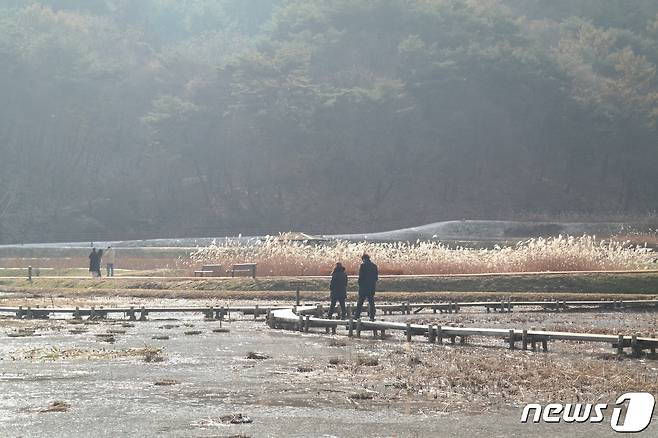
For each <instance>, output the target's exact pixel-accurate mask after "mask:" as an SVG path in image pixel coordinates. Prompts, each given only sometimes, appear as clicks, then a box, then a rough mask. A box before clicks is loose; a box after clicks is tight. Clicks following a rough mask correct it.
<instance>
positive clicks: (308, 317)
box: [0, 300, 658, 357]
mask: <svg viewBox="0 0 658 438" xmlns="http://www.w3.org/2000/svg"><path fill="white" fill-rule="evenodd" d="M478 306H479V307H484V308H486V309H487V311H490V310H494V311H495V310H499V311H512V309H514V308H515V307H525V306H531V307H541V308H545V309H546V310H555V311H561V310H568V309H577V308H586V307H589V308H594V309H616V310H623V309H631V308H632V309H646V310H656V309H658V300H633V301H626V300H624V301H620V300H616V301H559V302H558V301H483V302H454V303H451V302H448V303H401V304H382V305H379V306H377V307H378V309H380V310H383V311H384V313H388V314H391V313H393V312H400V313H402V314H407V315H409V314H411V312H413V313H418V312H420V311H423V310H432V311H433V312H434V313H436V312H448V313H450V312H458V311H459V309H460V308H461V307H478ZM325 310H326V306H323V305H322V304H316V305H313V306H294V307H291V306H259V305H254V306H189V307H185V306H182V307H152V306H139V307H137V306H129V307H90V308H80V307H71V308H50V307H23V306H19V307H0V314H10V315H12V316H14V317H16V318H20V319H37V318H44V319H45V318H49V317H51V316H56V315H68V316H70V317H73V318H76V319H81V318H83V317H87V318H89V319H103V318H107V317H108V316H109V315H118V316H120V317H121V316H122V317H124V318H128V319H129V320H134V321H145V320H147V319H148V316H149V315H150V314H171V313H200V314H202V315H204V317H205V318H207V319H219V320H222V319H224V317H226V316H229V315H230V314H231V313H241V314H243V315H253V317H254V319H257V318H258V316H260V315H266V322H267V324H268V326H270V327H271V328H284V329H290V330H296V331H304V332H308V331H310V330H311V329H314V328H322V329H324V330H325V332H327V333H329V332H331V333H336V332H337V330H338V329H341V330H344V331H345V332H346V333H347V335H348V336H355V337H357V338H358V337H361V333H362V332H363V331H364V330H365V331H372V332H373V336H380V337H381V338H382V339H384V338H385V336H386V331H397V332H401V333H403V334H404V335H405V336H406V339H407V341H409V342H410V341H411V340H412V339H413V338H414V337H418V336H420V337H423V338H425V339H426V340H427V341H428V342H430V343H439V344H441V343H443V342H444V341H446V342H450V343H452V344H455V343H456V342H457V340H458V341H459V343H460V344H465V343H466V342H467V340H468V338H469V337H494V338H500V339H504V340H505V342H506V343H507V344H508V346H509V348H510V349H515V348H521V349H523V350H527V349H529V348H530V349H532V350H536V349H537V346H538V345H540V346H541V349H542V350H543V351H547V350H548V342H549V341H573V342H595V343H604V344H610V345H612V347H613V348H615V349H616V350H617V353H618V354H620V355H621V354H623V352H624V349H625V348H630V349H631V353H632V355H633V356H634V357H639V356H640V355H641V354H642V353H643V352H644V351H650V352H651V353H655V350H656V347H658V339H656V338H647V337H642V336H638V335H622V334H618V335H601V334H591V333H572V332H557V331H547V330H535V329H534V328H531V329H529V330H528V329H499V328H481V327H455V326H450V325H448V326H443V325H437V324H429V325H419V324H409V323H403V322H392V321H381V320H380V321H364V320H353V319H351V318H350V319H349V320H336V319H326V318H323V317H322V316H323V315H324V314H325ZM518 344H520V347H517V345H518Z"/></svg>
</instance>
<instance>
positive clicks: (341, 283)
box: [329, 262, 347, 319]
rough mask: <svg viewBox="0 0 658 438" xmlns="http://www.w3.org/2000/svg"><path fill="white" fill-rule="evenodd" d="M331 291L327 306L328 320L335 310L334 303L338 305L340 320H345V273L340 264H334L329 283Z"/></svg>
mask: <svg viewBox="0 0 658 438" xmlns="http://www.w3.org/2000/svg"><path fill="white" fill-rule="evenodd" d="M329 290H330V291H331V306H329V319H331V315H333V314H334V309H335V308H336V301H338V302H339V303H340V319H345V314H346V312H345V298H347V273H346V272H345V267H344V266H343V265H342V264H341V263H340V262H338V263H336V267H335V268H334V271H333V272H332V273H331V283H330V284H329Z"/></svg>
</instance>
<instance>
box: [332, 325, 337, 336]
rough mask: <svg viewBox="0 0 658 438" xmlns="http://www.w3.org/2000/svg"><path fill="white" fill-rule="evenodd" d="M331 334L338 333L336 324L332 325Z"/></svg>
mask: <svg viewBox="0 0 658 438" xmlns="http://www.w3.org/2000/svg"><path fill="white" fill-rule="evenodd" d="M331 334H332V335H335V334H336V326H335V325H332V326H331Z"/></svg>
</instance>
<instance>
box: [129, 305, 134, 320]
mask: <svg viewBox="0 0 658 438" xmlns="http://www.w3.org/2000/svg"><path fill="white" fill-rule="evenodd" d="M128 319H129V320H130V321H135V319H136V318H135V307H134V306H130V309H128Z"/></svg>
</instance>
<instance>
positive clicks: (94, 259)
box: [89, 248, 98, 277]
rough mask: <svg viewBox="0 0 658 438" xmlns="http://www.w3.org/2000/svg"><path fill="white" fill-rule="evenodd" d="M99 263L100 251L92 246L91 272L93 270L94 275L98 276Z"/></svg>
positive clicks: (92, 274) (90, 255) (90, 257)
mask: <svg viewBox="0 0 658 438" xmlns="http://www.w3.org/2000/svg"><path fill="white" fill-rule="evenodd" d="M97 263H98V253H97V252H96V248H92V249H91V253H90V254H89V272H91V276H92V277H95V276H96V264H97Z"/></svg>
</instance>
